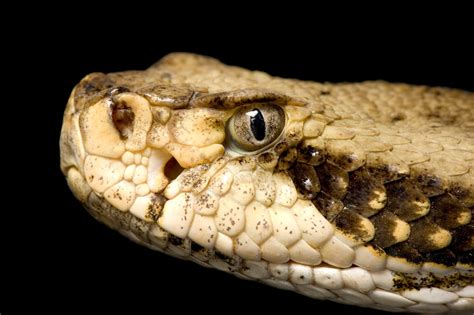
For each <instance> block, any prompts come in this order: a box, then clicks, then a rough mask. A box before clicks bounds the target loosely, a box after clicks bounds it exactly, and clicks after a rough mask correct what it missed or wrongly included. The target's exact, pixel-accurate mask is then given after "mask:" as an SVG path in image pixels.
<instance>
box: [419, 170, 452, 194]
mask: <svg viewBox="0 0 474 315" xmlns="http://www.w3.org/2000/svg"><path fill="white" fill-rule="evenodd" d="M414 179H415V181H416V182H417V183H418V187H419V188H420V189H421V191H422V192H423V194H425V196H427V197H434V196H439V195H442V194H444V193H445V191H446V188H447V187H446V184H445V183H444V182H443V180H442V179H440V178H438V177H435V176H433V175H429V174H418V175H416V176H415V177H414Z"/></svg>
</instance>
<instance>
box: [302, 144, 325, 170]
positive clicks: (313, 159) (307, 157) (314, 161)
mask: <svg viewBox="0 0 474 315" xmlns="http://www.w3.org/2000/svg"><path fill="white" fill-rule="evenodd" d="M325 160H326V153H325V152H324V151H323V150H321V149H318V148H315V147H313V146H310V145H309V146H302V147H299V148H298V162H300V163H305V164H309V165H313V166H318V165H320V164H322V163H323V162H324V161H325Z"/></svg>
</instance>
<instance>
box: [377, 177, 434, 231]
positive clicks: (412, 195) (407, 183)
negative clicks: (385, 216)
mask: <svg viewBox="0 0 474 315" xmlns="http://www.w3.org/2000/svg"><path fill="white" fill-rule="evenodd" d="M385 188H386V189H387V205H386V207H385V210H388V211H391V212H393V213H394V214H396V215H397V216H398V217H399V218H400V219H402V220H403V221H407V222H410V221H413V220H416V219H419V218H421V217H422V216H424V215H425V214H426V211H425V210H424V209H426V206H423V205H428V206H429V199H428V198H427V197H426V196H425V195H424V194H423V192H422V191H421V190H420V189H419V188H418V187H417V186H416V185H415V183H414V182H413V181H412V180H409V179H402V180H400V181H396V182H391V183H388V184H386V185H385Z"/></svg>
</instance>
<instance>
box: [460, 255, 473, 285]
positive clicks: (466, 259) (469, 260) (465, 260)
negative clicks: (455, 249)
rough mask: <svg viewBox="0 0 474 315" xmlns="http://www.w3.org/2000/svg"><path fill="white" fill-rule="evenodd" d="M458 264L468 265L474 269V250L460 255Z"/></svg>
mask: <svg viewBox="0 0 474 315" xmlns="http://www.w3.org/2000/svg"><path fill="white" fill-rule="evenodd" d="M458 262H460V263H462V264H466V265H469V266H471V267H472V268H474V250H470V251H467V252H464V253H460V254H459V256H458ZM473 279H474V277H473Z"/></svg>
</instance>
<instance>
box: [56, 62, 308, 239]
mask: <svg viewBox="0 0 474 315" xmlns="http://www.w3.org/2000/svg"><path fill="white" fill-rule="evenodd" d="M170 76H171V75H170V74H169V73H168V72H166V71H159V70H158V71H157V68H156V67H152V68H150V69H149V70H146V71H143V72H136V71H130V72H124V73H113V74H107V75H106V74H102V73H93V74H90V75H88V76H86V77H85V78H84V79H83V80H82V81H81V82H80V83H79V84H78V85H77V86H76V87H75V89H74V90H73V92H72V94H71V97H70V99H69V101H68V105H67V108H66V111H65V114H64V123H63V128H62V132H61V140H60V146H61V169H62V171H63V173H64V174H65V175H66V178H67V181H68V184H69V186H70V188H71V190H72V191H73V193H74V195H75V196H76V197H77V198H78V199H79V200H80V201H81V202H82V203H83V204H84V205H85V206H86V207H87V208H88V209H89V210H91V208H94V205H97V204H100V206H98V207H99V208H100V207H102V208H103V207H104V205H106V207H107V209H109V208H110V209H116V210H119V211H122V212H124V213H131V214H132V215H134V216H136V217H137V218H139V219H140V220H143V221H145V222H150V223H151V222H155V221H157V220H158V218H159V217H160V216H161V214H162V211H163V209H164V206H165V203H166V201H168V200H169V199H174V198H175V197H176V196H178V195H181V194H182V193H185V192H186V193H187V192H189V191H190V190H192V191H194V192H196V195H197V196H201V195H203V193H204V195H205V196H206V197H202V199H203V200H204V199H205V198H207V199H209V200H211V199H212V200H214V199H216V198H211V197H209V196H208V195H210V196H214V197H215V196H217V195H219V194H224V193H225V191H223V190H222V189H223V188H222V187H221V189H220V191H219V192H215V191H214V192H212V189H211V190H210V189H208V188H206V185H207V184H209V182H210V180H211V179H212V177H213V175H216V174H217V172H218V171H220V170H221V169H222V168H224V166H225V167H226V169H232V170H233V174H234V175H237V177H236V178H241V180H242V182H248V183H250V184H252V182H253V179H252V178H247V177H248V176H247V175H249V174H250V172H248V171H256V170H257V169H258V171H259V173H258V174H270V183H271V182H272V179H271V174H272V173H273V171H274V170H275V168H277V165H278V161H279V156H280V155H281V153H282V152H283V151H285V150H287V149H288V148H290V147H294V146H295V145H296V144H297V143H299V142H300V141H301V140H302V138H303V134H302V132H303V122H304V120H305V119H306V118H307V117H308V116H310V115H311V112H310V110H309V109H308V108H306V107H305V106H304V105H305V103H304V102H302V101H299V100H296V99H293V98H290V97H288V96H285V95H282V94H279V93H275V92H272V91H269V90H265V89H252V88H248V89H238V90H230V91H224V92H223V91H216V92H215V93H210V92H209V87H208V86H200V85H197V86H196V85H190V84H181V83H173V82H172V81H171V82H170ZM246 163H247V164H248V165H253V166H247V168H249V167H250V169H247V173H245V175H246V176H243V175H242V174H240V175H238V173H240V171H241V169H243V170H245V166H244V164H246ZM232 165H233V166H232ZM257 165H258V167H257ZM222 173H223V172H221V173H219V174H217V175H218V176H221V175H222ZM224 177H225V176H224ZM244 177H245V178H244ZM267 177H268V176H263V178H267ZM216 178H217V177H216ZM216 178H214V181H217V179H216ZM285 178H286V180H287V181H288V183H289V184H291V180H290V179H289V178H288V177H285ZM199 179H200V181H199ZM252 185H253V184H252ZM291 185H292V184H291ZM270 186H274V184H271V185H270ZM254 188H255V187H254ZM254 188H253V190H255V189H254ZM292 188H293V189H294V187H292ZM262 189H263V190H265V189H264V188H262ZM269 189H270V188H269ZM214 190H219V189H218V188H214ZM270 190H271V192H268V193H267V197H266V198H267V201H263V202H264V203H265V204H267V205H271V204H273V202H274V199H275V188H274V187H272V188H271V189H270ZM248 193H249V196H250V193H251V192H250V191H248ZM252 194H255V193H252ZM261 194H262V193H259V196H260V195H261ZM261 198H263V197H261ZM246 199H249V198H246ZM251 199H252V198H250V199H249V201H250V200H251ZM194 202H195V203H196V202H198V201H194ZM201 203H202V206H208V207H212V208H216V206H215V205H210V202H208V203H207V204H206V203H203V202H201ZM96 208H97V207H96ZM91 212H92V213H93V214H94V216H95V217H96V218H98V219H99V220H101V221H106V222H107V221H108V218H107V217H108V215H101V214H98V213H97V212H98V211H94V209H92V211H91ZM165 217H166V216H165ZM163 220H164V221H166V218H165V219H163ZM109 225H112V226H113V224H109ZM165 225H166V228H167V230H168V231H170V232H172V231H174V230H175V227H169V226H168V225H176V223H175V222H172V223H166V224H163V226H165ZM176 226H177V225H176ZM174 232H176V231H174ZM184 232H186V229H184ZM184 232H180V233H178V234H179V236H182V237H183V236H185V233H184ZM175 234H176V233H175ZM216 235H217V233H216Z"/></svg>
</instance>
